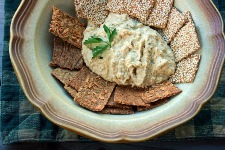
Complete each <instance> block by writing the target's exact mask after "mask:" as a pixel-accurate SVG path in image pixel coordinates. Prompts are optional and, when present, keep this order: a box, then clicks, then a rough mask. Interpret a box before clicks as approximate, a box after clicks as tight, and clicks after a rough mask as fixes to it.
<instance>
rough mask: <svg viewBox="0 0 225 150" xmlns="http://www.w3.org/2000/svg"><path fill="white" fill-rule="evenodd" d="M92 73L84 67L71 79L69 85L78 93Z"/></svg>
mask: <svg viewBox="0 0 225 150" xmlns="http://www.w3.org/2000/svg"><path fill="white" fill-rule="evenodd" d="M90 73H91V71H90V69H88V68H87V67H86V66H83V67H82V68H81V70H79V71H78V72H77V74H76V75H75V76H73V77H72V78H70V80H69V81H68V82H67V84H68V85H69V86H71V87H72V88H74V89H75V90H77V91H78V90H79V88H80V87H81V86H82V85H83V83H84V82H85V80H86V78H87V76H88V75H89V74H90Z"/></svg>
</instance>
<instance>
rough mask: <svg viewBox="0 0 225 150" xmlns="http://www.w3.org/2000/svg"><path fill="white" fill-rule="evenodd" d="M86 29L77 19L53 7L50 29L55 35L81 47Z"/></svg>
mask: <svg viewBox="0 0 225 150" xmlns="http://www.w3.org/2000/svg"><path fill="white" fill-rule="evenodd" d="M84 30H85V27H84V26H83V24H81V23H79V21H78V20H77V19H74V18H73V17H71V16H70V15H69V14H67V13H64V12H62V11H61V10H60V9H58V8H56V7H53V14H52V21H51V23H50V29H49V31H50V32H51V33H53V34H54V35H55V36H58V37H60V38H61V39H63V40H64V41H67V42H68V43H70V44H72V45H74V46H76V47H78V48H80V49H81V48H82V40H83V32H84Z"/></svg>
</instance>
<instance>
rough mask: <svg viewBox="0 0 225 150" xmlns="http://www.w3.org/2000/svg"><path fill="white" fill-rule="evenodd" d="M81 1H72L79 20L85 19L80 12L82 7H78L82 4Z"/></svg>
mask: <svg viewBox="0 0 225 150" xmlns="http://www.w3.org/2000/svg"><path fill="white" fill-rule="evenodd" d="M82 1H83V0H74V6H75V11H76V17H78V18H79V19H81V18H85V15H84V14H83V11H82V7H81V5H80V3H81V2H82Z"/></svg>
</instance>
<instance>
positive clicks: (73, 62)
mask: <svg viewBox="0 0 225 150" xmlns="http://www.w3.org/2000/svg"><path fill="white" fill-rule="evenodd" d="M50 66H56V67H60V68H64V69H70V70H74V69H81V67H82V66H83V56H82V54H81V50H80V49H78V48H76V47H75V46H73V45H72V44H70V43H68V42H66V41H63V40H62V39H60V38H55V39H54V49H53V55H52V60H51V62H50Z"/></svg>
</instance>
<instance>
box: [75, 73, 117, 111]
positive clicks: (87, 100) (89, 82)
mask: <svg viewBox="0 0 225 150" xmlns="http://www.w3.org/2000/svg"><path fill="white" fill-rule="evenodd" d="M115 85H116V84H115V83H112V82H108V81H106V80H104V79H103V78H101V77H100V76H98V75H96V74H95V73H93V72H91V73H90V74H89V75H88V77H87V78H86V80H85V82H84V83H83V85H82V86H81V87H80V88H79V90H78V93H77V94H76V97H75V98H74V101H75V102H77V103H78V104H79V105H81V106H83V107H85V108H87V109H89V110H92V111H102V110H103V108H104V107H105V105H106V104H107V102H108V100H109V98H110V95H111V94H112V91H113V89H114V87H115Z"/></svg>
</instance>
